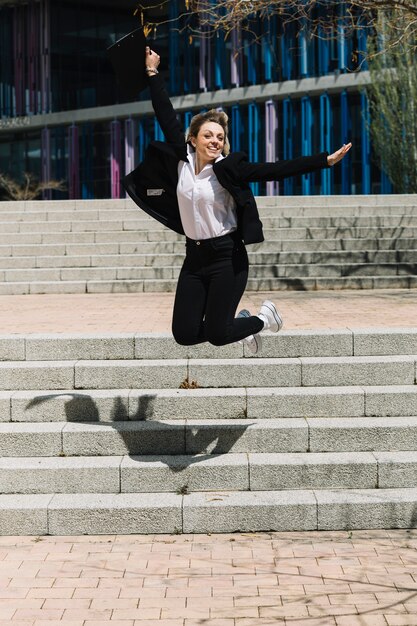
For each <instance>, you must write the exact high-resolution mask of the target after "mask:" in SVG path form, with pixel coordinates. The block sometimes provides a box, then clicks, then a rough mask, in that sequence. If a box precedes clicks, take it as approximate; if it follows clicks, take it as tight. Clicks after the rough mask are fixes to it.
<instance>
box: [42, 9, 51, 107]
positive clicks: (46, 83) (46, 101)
mask: <svg viewBox="0 0 417 626" xmlns="http://www.w3.org/2000/svg"><path fill="white" fill-rule="evenodd" d="M39 7H40V38H39V44H40V90H41V112H42V113H50V112H51V107H52V98H51V56H50V55H51V26H50V0H40V5H39Z"/></svg>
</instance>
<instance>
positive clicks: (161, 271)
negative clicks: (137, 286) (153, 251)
mask: <svg viewBox="0 0 417 626" xmlns="http://www.w3.org/2000/svg"><path fill="white" fill-rule="evenodd" d="M171 278H173V273H172V267H120V268H117V269H116V279H117V280H170V279H171Z"/></svg>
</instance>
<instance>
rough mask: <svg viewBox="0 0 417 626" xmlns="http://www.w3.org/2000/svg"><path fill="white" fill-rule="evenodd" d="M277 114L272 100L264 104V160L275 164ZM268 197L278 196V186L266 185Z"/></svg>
mask: <svg viewBox="0 0 417 626" xmlns="http://www.w3.org/2000/svg"><path fill="white" fill-rule="evenodd" d="M277 134H278V112H277V104H276V102H274V101H273V100H268V101H267V102H265V143H266V147H265V160H266V161H270V162H273V163H275V161H276V160H277V156H278V149H277V148H278V146H277ZM266 193H267V195H268V196H275V195H278V194H279V184H278V183H277V182H274V181H270V182H267V183H266Z"/></svg>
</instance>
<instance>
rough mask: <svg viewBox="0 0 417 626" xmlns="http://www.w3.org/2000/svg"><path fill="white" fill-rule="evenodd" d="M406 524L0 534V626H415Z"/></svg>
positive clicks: (413, 535) (413, 543) (416, 587)
mask: <svg viewBox="0 0 417 626" xmlns="http://www.w3.org/2000/svg"><path fill="white" fill-rule="evenodd" d="M416 547H417V531H415V530H414V531H369V532H358V531H355V532H332V533H329V532H326V533H323V532H320V533H318V532H305V533H256V534H251V533H236V534H232V535H211V536H207V535H182V536H175V535H171V536H168V535H159V536H158V535H155V536H101V537H17V538H16V537H2V538H0V624H1V625H6V624H8V625H10V626H54V625H58V624H59V625H60V626H101V625H107V626H202V625H204V626H273V625H275V624H278V625H279V624H282V625H286V626H328V625H329V626H330V625H332V626H359V625H361V626H387V625H389V626H400V625H404V624H409V625H414V626H415V625H416V624H417V554H416Z"/></svg>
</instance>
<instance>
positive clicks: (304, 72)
mask: <svg viewBox="0 0 417 626" xmlns="http://www.w3.org/2000/svg"><path fill="white" fill-rule="evenodd" d="M298 45H299V50H298V54H299V56H300V75H301V78H306V76H308V45H307V32H306V27H305V22H304V21H303V22H302V23H301V24H300V31H299V34H298Z"/></svg>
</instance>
